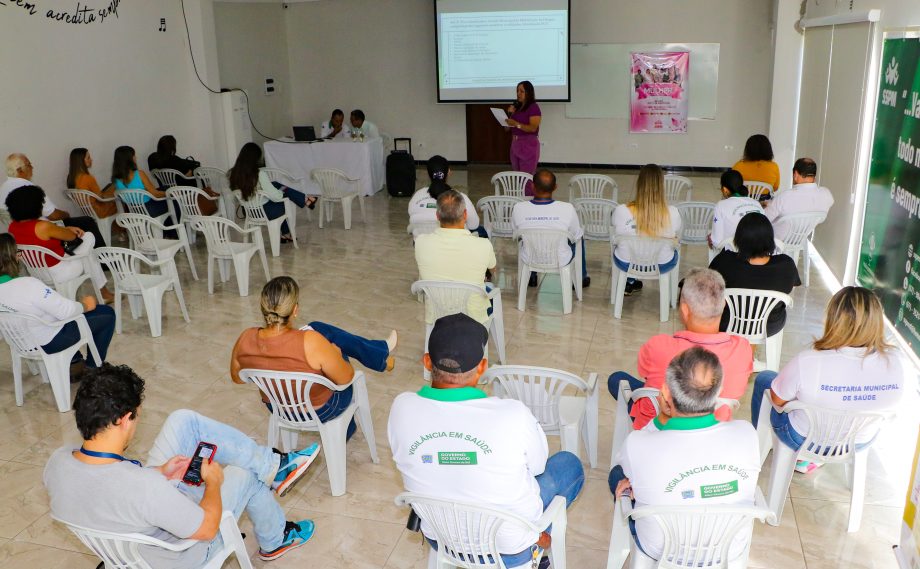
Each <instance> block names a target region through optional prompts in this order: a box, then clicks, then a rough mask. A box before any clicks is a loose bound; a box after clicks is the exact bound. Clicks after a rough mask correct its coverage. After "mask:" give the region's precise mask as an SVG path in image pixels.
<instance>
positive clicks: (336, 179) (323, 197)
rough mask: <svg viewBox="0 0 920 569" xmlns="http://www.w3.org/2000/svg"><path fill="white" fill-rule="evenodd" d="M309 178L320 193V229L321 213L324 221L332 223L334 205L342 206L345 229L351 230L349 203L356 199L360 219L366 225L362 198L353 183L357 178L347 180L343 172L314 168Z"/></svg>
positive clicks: (321, 222)
mask: <svg viewBox="0 0 920 569" xmlns="http://www.w3.org/2000/svg"><path fill="white" fill-rule="evenodd" d="M310 177H311V178H313V181H314V182H316V183H317V184H319V187H320V190H321V192H322V193H321V194H320V196H319V226H320V229H322V227H323V212H325V217H326V221H332V209H333V204H335V203H340V204H342V216H343V218H344V222H345V229H351V202H352V201H354V199H355V198H358V205H359V206H361V219H362V220H363V221H364V222H365V223H367V214H366V213H365V211H364V196H362V195H361V193H360V189H359V188H358V186H357V185H355V182H359V181H360V179H359V178H349V177H348V175H347V174H345V172H342V171H341V170H336V169H334V168H314V169H313V170H312V171H311V172H310Z"/></svg>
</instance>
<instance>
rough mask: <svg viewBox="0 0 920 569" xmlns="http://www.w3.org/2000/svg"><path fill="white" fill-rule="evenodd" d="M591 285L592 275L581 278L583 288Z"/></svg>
mask: <svg viewBox="0 0 920 569" xmlns="http://www.w3.org/2000/svg"><path fill="white" fill-rule="evenodd" d="M589 286H591V277H584V278H583V279H581V288H588V287H589Z"/></svg>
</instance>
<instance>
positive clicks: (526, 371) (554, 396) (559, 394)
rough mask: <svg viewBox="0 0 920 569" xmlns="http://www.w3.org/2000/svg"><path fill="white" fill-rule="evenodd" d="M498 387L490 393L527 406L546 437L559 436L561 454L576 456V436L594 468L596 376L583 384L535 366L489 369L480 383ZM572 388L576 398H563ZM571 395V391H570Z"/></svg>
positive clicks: (596, 400)
mask: <svg viewBox="0 0 920 569" xmlns="http://www.w3.org/2000/svg"><path fill="white" fill-rule="evenodd" d="M480 381H481V382H482V383H487V384H493V385H494V384H498V385H497V386H493V393H494V394H495V395H496V396H497V397H501V398H503V399H516V400H518V401H520V402H521V403H523V404H524V405H526V406H527V408H528V409H530V412H531V413H533V415H534V417H536V418H537V421H539V422H540V426H541V427H543V431H544V432H545V433H546V434H547V435H559V437H560V438H561V440H562V450H564V451H568V452H571V453H572V454H574V455H575V456H579V452H578V448H579V445H578V436H579V434H580V435H581V439H582V441H583V442H584V445H585V449H586V450H587V451H588V463H589V464H590V465H591V468H595V467H596V466H597V417H598V411H597V405H598V391H597V374H596V373H591V374H590V375H589V376H588V380H587V381H585V380H583V379H582V378H580V377H578V376H577V375H575V374H572V373H569V372H567V371H562V370H558V369H551V368H546V367H534V366H505V365H502V366H492V367H490V368H489V369H487V370H486V372H485V373H484V374H483V375H482V378H481V380H480ZM569 387H573V388H574V390H575V391H576V392H577V395H563V392H565V391H567V390H568V388H569ZM569 391H571V390H569Z"/></svg>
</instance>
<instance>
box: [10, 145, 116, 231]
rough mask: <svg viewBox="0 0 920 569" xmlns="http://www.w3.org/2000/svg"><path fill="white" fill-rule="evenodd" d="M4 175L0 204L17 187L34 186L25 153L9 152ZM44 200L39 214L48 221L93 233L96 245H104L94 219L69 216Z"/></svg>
mask: <svg viewBox="0 0 920 569" xmlns="http://www.w3.org/2000/svg"><path fill="white" fill-rule="evenodd" d="M6 175H7V179H6V181H5V182H3V185H0V205H2V204H4V203H6V198H7V196H9V195H10V192H12V191H13V190H15V189H17V188H22V187H25V186H33V187H34V186H35V185H34V184H33V183H32V175H33V169H32V162H31V161H30V160H29V158H28V157H27V156H26V155H25V154H10V155H9V156H7V158H6ZM44 198H45V202H44V205H43V206H42V211H41V216H40V217H43V218H45V219H47V220H49V221H60V222H61V223H63V224H64V226H65V227H77V228H79V229H81V230H83V231H86V232H89V233H92V234H93V237H94V238H95V240H96V247H105V240H104V239H103V238H102V233H100V231H99V226H98V225H96V220H94V219H93V218H91V217H87V216H85V215H81V216H74V217H71V216H70V214H69V213H67V212H66V211H64V210H62V209H58V208H57V206H56V205H54V202H52V201H51V199H49V198H48V196H47V195H45V196H44Z"/></svg>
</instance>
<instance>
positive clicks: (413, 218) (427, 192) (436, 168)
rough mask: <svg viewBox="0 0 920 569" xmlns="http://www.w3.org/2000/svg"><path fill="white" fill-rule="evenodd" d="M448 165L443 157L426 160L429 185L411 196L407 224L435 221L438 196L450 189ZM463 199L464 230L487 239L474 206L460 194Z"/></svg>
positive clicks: (464, 195) (466, 197) (467, 198)
mask: <svg viewBox="0 0 920 569" xmlns="http://www.w3.org/2000/svg"><path fill="white" fill-rule="evenodd" d="M450 172H451V170H450V163H449V162H448V161H447V158H444V157H443V156H437V155H436V156H432V157H431V158H429V159H428V177H429V178H430V179H431V183H430V184H429V185H428V186H427V187H424V188H422V189H420V190H418V191H416V192H415V193H414V194H412V198H411V199H410V200H409V223H421V222H425V221H437V220H438V218H437V215H436V214H435V211H436V210H437V209H438V204H437V203H436V201H437V199H438V196H440V195H441V193H442V192H445V191H447V190H449V189H451V188H450V186H449V185H448V184H447V179H448V178H449V177H450ZM460 195H461V196H462V197H463V203H464V204H465V205H466V228H467V229H469V230H470V231H475V232H476V233H478V234H479V236H480V237H488V236H489V235H488V234H487V233H486V230H485V228H483V227H482V226H481V225H479V214H478V213H476V206H475V205H473V202H472V201H470V198H469V196H467V195H466V194H464V193H463V192H460Z"/></svg>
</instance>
